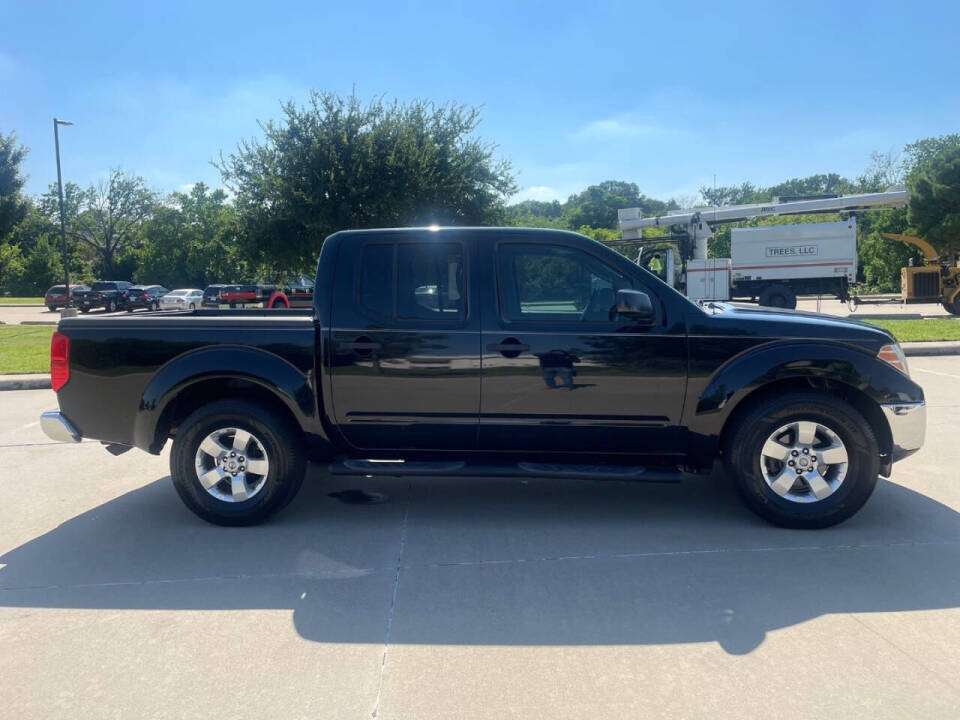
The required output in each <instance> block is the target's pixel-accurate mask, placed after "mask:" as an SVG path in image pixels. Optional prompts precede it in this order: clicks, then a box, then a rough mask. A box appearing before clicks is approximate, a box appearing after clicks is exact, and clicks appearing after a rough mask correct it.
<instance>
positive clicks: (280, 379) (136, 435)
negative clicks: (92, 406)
mask: <svg viewBox="0 0 960 720" xmlns="http://www.w3.org/2000/svg"><path fill="white" fill-rule="evenodd" d="M215 379H237V380H244V381H246V382H251V383H254V384H256V385H259V386H261V387H262V388H264V389H266V390H268V391H269V392H270V393H271V394H272V395H274V396H275V397H276V398H277V399H278V400H279V401H280V402H282V403H283V404H284V405H285V406H286V407H287V408H288V409H289V410H290V413H291V414H292V415H293V417H294V418H296V420H297V422H298V423H299V425H300V427H301V428H302V429H303V430H304V432H307V433H310V434H313V435H320V436H321V437H322V438H324V439H325V437H326V435H325V433H324V431H323V428H322V426H321V425H320V422H319V419H318V417H317V401H316V394H315V392H314V389H313V386H312V385H311V382H310V378H309V377H308V376H307V375H305V374H304V373H302V372H300V371H299V370H298V369H297V368H296V367H294V366H293V365H291V364H290V363H288V362H287V361H286V360H284V359H283V358H281V357H278V356H277V355H274V354H272V353H268V352H266V351H263V350H256V349H253V348H249V347H243V346H231V345H219V346H216V347H208V348H202V349H199V350H196V351H195V352H190V353H187V354H185V355H181V356H179V357H177V358H175V359H174V360H172V361H170V362H169V363H168V364H166V365H164V366H163V367H162V368H160V369H159V370H158V371H157V372H156V374H155V375H154V376H153V378H152V379H151V381H150V383H149V384H148V385H147V387H146V389H145V390H144V392H143V395H142V396H141V398H140V406H139V408H138V409H137V414H136V417H135V420H134V432H133V439H134V445H136V446H137V447H139V448H142V449H144V450H148V451H151V452H155V451H156V450H157V448H156V444H157V442H158V439H157V438H156V432H157V427H158V423H159V422H160V419H161V418H162V417H163V413H164V410H166V409H167V407H168V406H169V405H170V403H171V402H173V401H174V400H175V399H176V398H177V397H178V396H180V395H181V394H182V393H184V392H189V389H190V387H191V386H193V385H196V384H197V383H201V382H204V381H207V380H215ZM160 444H161V445H162V440H161V441H160Z"/></svg>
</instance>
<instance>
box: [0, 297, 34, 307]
mask: <svg viewBox="0 0 960 720" xmlns="http://www.w3.org/2000/svg"><path fill="white" fill-rule="evenodd" d="M0 305H43V298H42V297H35V298H24V297H0Z"/></svg>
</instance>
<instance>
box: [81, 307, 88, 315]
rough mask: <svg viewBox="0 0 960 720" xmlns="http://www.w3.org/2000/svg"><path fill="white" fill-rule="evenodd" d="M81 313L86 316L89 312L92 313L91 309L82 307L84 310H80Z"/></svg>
mask: <svg viewBox="0 0 960 720" xmlns="http://www.w3.org/2000/svg"><path fill="white" fill-rule="evenodd" d="M80 312H82V313H83V314H84V315H86V314H87V313H88V312H90V308H88V307H82V308H80Z"/></svg>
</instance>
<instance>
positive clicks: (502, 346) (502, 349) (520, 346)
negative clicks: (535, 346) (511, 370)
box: [487, 337, 530, 358]
mask: <svg viewBox="0 0 960 720" xmlns="http://www.w3.org/2000/svg"><path fill="white" fill-rule="evenodd" d="M529 349H530V346H529V345H527V344H526V343H522V342H520V341H519V340H517V339H516V338H512V337H511V338H506V339H505V340H503V341H502V342H499V343H490V344H489V345H487V350H488V351H489V352H498V353H500V354H501V355H503V356H504V357H508V358H515V357H517V356H518V355H519V354H520V353H523V352H527V351H528V350H529Z"/></svg>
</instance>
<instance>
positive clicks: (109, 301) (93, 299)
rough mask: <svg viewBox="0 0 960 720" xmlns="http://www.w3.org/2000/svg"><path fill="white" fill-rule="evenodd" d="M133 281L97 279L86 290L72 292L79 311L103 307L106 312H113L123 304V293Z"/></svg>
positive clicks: (85, 311) (86, 311)
mask: <svg viewBox="0 0 960 720" xmlns="http://www.w3.org/2000/svg"><path fill="white" fill-rule="evenodd" d="M132 285H133V283H131V282H128V281H126V280H97V281H96V282H95V283H93V284H92V285H90V289H89V290H86V291H80V290H78V291H76V292H74V295H73V296H74V298H75V300H76V304H77V307H79V308H80V312H82V313H88V312H90V311H91V310H93V309H94V308H103V309H104V310H105V311H106V312H108V313H109V312H115V311H116V310H119V309H120V308H121V307H122V306H123V302H124V297H123V293H124V291H126V290H127V289H128V288H129V287H131V286H132Z"/></svg>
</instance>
